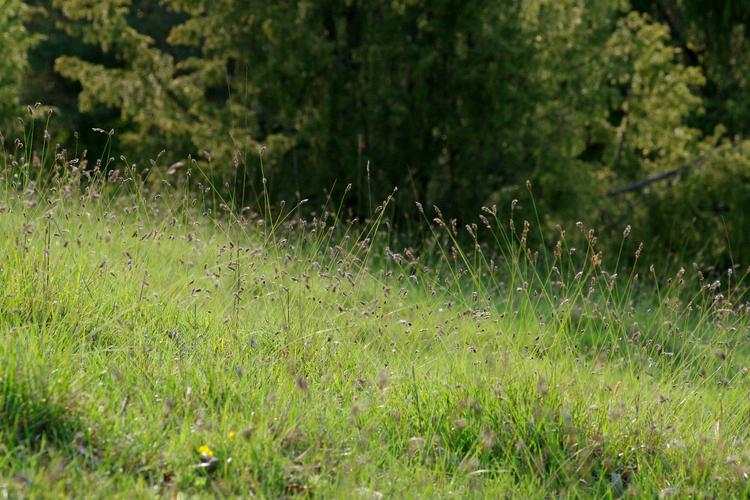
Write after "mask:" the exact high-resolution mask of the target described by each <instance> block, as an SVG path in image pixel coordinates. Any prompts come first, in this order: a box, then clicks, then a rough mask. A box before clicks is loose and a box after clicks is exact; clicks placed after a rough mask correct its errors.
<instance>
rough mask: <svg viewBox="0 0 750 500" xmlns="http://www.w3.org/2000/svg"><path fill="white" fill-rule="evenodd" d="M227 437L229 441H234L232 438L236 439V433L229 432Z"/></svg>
mask: <svg viewBox="0 0 750 500" xmlns="http://www.w3.org/2000/svg"><path fill="white" fill-rule="evenodd" d="M227 437H228V438H229V439H234V438H236V437H237V433H236V432H234V431H229V434H227Z"/></svg>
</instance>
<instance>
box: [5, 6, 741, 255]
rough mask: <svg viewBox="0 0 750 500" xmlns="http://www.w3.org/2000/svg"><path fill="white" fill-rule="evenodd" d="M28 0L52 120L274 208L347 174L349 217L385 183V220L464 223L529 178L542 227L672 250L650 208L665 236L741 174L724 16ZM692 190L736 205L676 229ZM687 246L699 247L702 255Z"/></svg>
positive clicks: (625, 10)
mask: <svg viewBox="0 0 750 500" xmlns="http://www.w3.org/2000/svg"><path fill="white" fill-rule="evenodd" d="M6 1H7V0H6ZM10 1H16V2H18V0H10ZM730 3H731V2H730ZM35 5H36V6H39V7H43V8H44V9H45V11H46V12H47V15H49V16H50V18H51V19H55V20H56V24H57V26H58V28H59V29H60V30H62V32H63V33H64V34H65V36H66V37H67V38H66V40H69V41H75V44H74V43H71V45H70V46H68V47H67V48H66V49H65V50H62V49H61V51H59V53H57V54H56V55H55V57H54V68H55V70H56V71H57V73H58V74H59V75H62V76H63V77H64V78H66V79H67V80H68V81H70V82H75V84H76V85H78V87H79V88H78V90H79V91H80V92H79V94H78V104H77V106H78V109H76V110H70V111H69V112H68V114H69V115H70V114H71V113H73V111H75V113H82V114H81V115H80V117H81V120H83V119H85V118H86V117H87V116H88V117H91V116H95V115H97V114H98V116H102V109H109V110H112V112H114V113H117V117H116V119H115V120H114V123H115V128H117V129H118V134H117V136H116V137H117V138H118V141H119V143H118V147H119V148H120V149H121V150H123V151H127V152H128V155H129V156H131V157H133V158H136V159H141V160H144V159H148V158H155V157H156V156H158V155H164V156H166V158H167V159H170V160H174V161H176V160H178V159H182V158H184V157H185V156H186V155H192V157H193V158H194V159H196V161H199V162H201V164H202V167H203V168H205V169H206V171H207V172H210V175H213V176H215V177H217V178H223V179H225V180H229V179H234V182H235V186H234V189H236V188H237V187H242V188H243V189H242V190H241V192H246V191H245V189H244V188H245V187H247V186H237V182H238V181H237V179H238V178H240V177H239V176H237V175H236V173H237V172H238V171H239V170H242V172H243V176H241V179H245V178H247V182H248V183H249V184H252V183H253V182H257V181H258V180H259V178H260V176H261V175H263V176H264V177H266V178H267V179H268V181H269V184H268V185H269V186H271V189H272V190H273V192H274V195H275V196H277V197H278V198H280V199H281V198H289V197H297V196H299V197H302V196H305V197H307V196H315V195H320V196H322V194H323V193H324V192H325V191H326V190H328V189H330V188H331V187H332V186H335V185H336V183H339V185H338V187H337V189H341V190H343V189H344V186H345V185H346V183H349V182H351V183H352V184H353V186H352V187H353V189H352V193H351V195H350V198H349V201H348V203H349V208H351V209H352V211H354V212H356V213H359V214H364V215H367V214H369V213H371V211H372V209H373V206H374V205H375V204H376V203H377V200H379V199H381V198H382V197H383V196H385V195H387V194H388V193H390V192H391V191H392V189H393V188H394V187H396V186H397V187H398V188H399V189H400V193H399V197H398V200H399V202H400V203H401V205H400V206H398V209H397V210H398V214H399V216H403V217H405V216H406V214H409V213H412V214H413V213H414V210H413V208H412V207H413V202H414V201H420V202H421V203H426V204H429V203H434V204H437V205H439V206H441V207H443V208H444V209H445V210H446V211H449V212H450V213H452V214H454V215H456V216H460V217H462V218H464V219H468V218H469V217H474V215H473V214H475V212H476V209H477V208H478V207H480V206H481V205H490V204H492V203H509V201H510V199H511V198H512V197H514V196H516V195H517V192H518V190H519V188H520V187H521V186H522V185H523V183H524V181H525V180H526V179H532V180H533V182H534V185H535V189H536V194H537V197H538V199H539V202H540V204H541V208H540V211H541V213H543V214H546V216H547V220H546V226H547V228H548V229H549V228H552V227H553V226H554V225H555V223H556V222H559V221H568V222H572V221H574V220H576V219H577V218H579V217H580V216H581V215H582V214H586V215H587V217H589V218H590V220H591V222H592V223H597V224H599V225H600V226H603V227H611V228H616V229H613V230H615V231H618V232H619V231H621V228H622V227H623V226H624V225H626V224H633V225H636V224H637V225H638V226H639V227H641V228H642V232H643V235H644V237H646V238H648V237H653V239H655V240H657V241H658V240H660V239H661V240H663V241H664V245H665V246H667V247H669V246H670V245H673V244H672V243H670V242H669V241H670V240H671V238H669V237H664V234H663V231H660V229H659V228H660V227H662V226H663V225H664V224H665V223H666V222H665V221H666V220H667V219H668V216H667V215H664V216H662V215H655V214H654V213H653V211H654V210H658V209H659V207H663V206H665V205H673V206H675V207H677V208H678V209H679V210H676V212H681V216H682V217H683V219H684V222H682V223H674V221H673V223H671V224H669V227H674V228H676V229H675V230H676V231H679V230H680V228H681V227H687V226H688V225H690V224H693V223H695V222H696V220H698V219H696V217H698V218H699V219H701V220H705V221H714V222H715V221H716V220H718V219H717V218H721V217H724V215H725V214H726V211H727V210H729V211H732V210H734V209H735V208H736V207H739V206H744V205H743V204H744V203H745V202H744V201H743V200H744V195H743V194H742V193H743V192H744V191H742V190H741V189H738V188H737V186H736V185H732V182H733V181H732V179H735V178H737V176H740V177H742V176H744V175H745V174H744V173H743V172H745V168H746V165H745V163H744V162H743V161H741V158H743V156H742V153H741V152H743V151H746V146H745V145H744V143H742V142H741V139H737V138H735V137H732V134H738V133H745V132H746V128H747V125H746V124H747V123H750V120H748V118H750V100H748V99H747V95H750V94H748V93H747V92H745V88H746V82H745V80H746V78H747V77H746V75H747V71H745V68H747V67H750V66H748V65H750V59H748V56H747V54H748V53H750V52H748V51H747V50H745V49H746V48H747V43H748V36H747V34H746V32H745V24H746V21H747V19H748V17H749V13H748V12H747V9H744V8H743V7H741V6H736V7H719V6H718V5H719V4H714V3H713V2H703V1H699V0H662V1H657V2H641V1H639V0H633V2H632V4H631V3H629V2H628V1H626V0H598V1H596V0H595V1H586V2H581V1H579V0H554V1H553V0H535V1H531V0H510V1H508V0H504V1H501V0H476V1H472V2H458V1H447V2H436V1H434V0H368V1H364V0H321V1H316V2H311V1H305V0H294V1H284V2H265V1H260V0H214V1H212V2H206V1H205V0H164V1H162V2H156V1H155V0H96V1H95V0H37V1H36V2H35ZM722 5H725V4H722ZM76 44H77V45H76ZM84 48H85V50H84ZM22 52H23V51H21V52H20V53H22ZM40 100H42V97H40ZM53 104H54V103H53ZM63 114H65V111H64V110H63ZM110 118H111V117H110ZM725 122H726V124H725ZM87 126H88V124H87ZM730 151H731V152H730ZM261 157H262V160H263V167H264V171H263V173H262V174H261V173H260V171H259V166H260V160H261ZM697 158H699V159H700V160H701V161H700V166H699V167H696V168H695V169H693V170H690V171H685V172H684V173H683V175H681V176H678V177H676V178H675V179H676V181H675V180H673V181H672V182H671V183H665V184H663V185H662V186H659V187H651V188H649V189H647V190H646V191H644V192H639V193H637V194H635V195H632V194H631V195H626V196H623V197H622V198H619V199H617V200H614V201H613V200H610V199H607V198H606V196H605V194H606V192H607V191H608V190H609V189H611V188H614V187H617V186H620V185H623V184H627V183H629V182H632V181H636V180H638V179H641V178H643V177H645V176H649V175H653V174H656V173H659V172H662V171H665V170H671V169H674V168H678V167H681V166H683V165H686V164H694V163H696V161H695V160H696V159H697ZM743 178H744V177H743ZM239 182H243V181H242V180H241V181H239ZM701 183H710V184H711V186H710V187H707V189H705V190H704V191H703V193H717V194H716V195H717V196H719V197H720V195H719V194H718V193H719V192H721V193H724V192H726V193H731V196H730V198H725V199H724V203H728V204H729V208H717V205H716V204H712V203H710V202H709V201H710V200H706V202H705V203H703V202H701V208H700V210H699V211H700V216H698V215H696V214H695V213H693V215H692V216H691V217H685V211H691V210H692V209H688V207H692V206H693V205H692V201H691V200H692V197H695V196H697V193H696V186H698V185H700V184H701ZM668 186H672V187H671V188H668ZM250 187H252V186H250ZM230 189H232V187H230ZM725 189H726V191H724V190H725ZM251 191H252V190H247V192H251ZM239 201H240V202H241V203H244V202H246V201H247V200H239ZM692 211H693V212H694V211H695V210H692ZM738 220H739V219H738ZM680 224H683V226H681V225H680ZM707 224H708V223H707ZM742 228H744V226H743V225H742V223H738V224H736V229H734V230H735V231H738V232H742V231H743V230H744V229H742ZM711 234H718V233H717V232H713V233H711ZM717 238H718V236H717ZM683 243H684V241H683ZM690 245H691V246H690V249H692V250H695V251H697V250H698V249H700V248H703V247H704V246H705V242H703V243H701V242H698V241H696V242H694V243H691V244H690ZM719 246H720V245H719Z"/></svg>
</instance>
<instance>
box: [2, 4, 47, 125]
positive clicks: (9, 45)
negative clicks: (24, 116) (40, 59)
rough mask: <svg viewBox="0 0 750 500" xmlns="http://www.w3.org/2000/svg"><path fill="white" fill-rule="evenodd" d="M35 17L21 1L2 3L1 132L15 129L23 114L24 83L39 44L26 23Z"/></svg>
mask: <svg viewBox="0 0 750 500" xmlns="http://www.w3.org/2000/svg"><path fill="white" fill-rule="evenodd" d="M30 14H31V11H30V9H28V7H27V6H26V5H25V4H24V3H23V2H21V1H20V0H0V50H2V57H0V131H2V130H5V131H7V130H8V129H9V128H10V127H11V126H13V122H14V119H15V118H16V117H17V116H19V114H20V113H21V110H22V103H21V102H20V99H19V97H20V95H21V83H22V81H23V77H24V73H25V72H26V70H27V68H28V58H27V54H28V50H29V48H30V47H32V46H33V45H34V43H35V42H36V41H37V40H38V38H39V37H38V36H34V35H32V34H31V33H29V32H28V30H27V29H26V27H25V26H24V21H25V20H27V19H28V16H29V15H30Z"/></svg>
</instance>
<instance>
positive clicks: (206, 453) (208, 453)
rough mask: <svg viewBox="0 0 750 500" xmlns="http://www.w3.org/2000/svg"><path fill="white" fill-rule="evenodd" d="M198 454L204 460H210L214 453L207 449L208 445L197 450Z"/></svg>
mask: <svg viewBox="0 0 750 500" xmlns="http://www.w3.org/2000/svg"><path fill="white" fill-rule="evenodd" d="M198 453H200V454H201V456H202V457H205V458H211V457H213V456H214V452H213V450H212V449H211V448H209V447H208V445H205V444H204V445H203V446H201V447H200V448H198Z"/></svg>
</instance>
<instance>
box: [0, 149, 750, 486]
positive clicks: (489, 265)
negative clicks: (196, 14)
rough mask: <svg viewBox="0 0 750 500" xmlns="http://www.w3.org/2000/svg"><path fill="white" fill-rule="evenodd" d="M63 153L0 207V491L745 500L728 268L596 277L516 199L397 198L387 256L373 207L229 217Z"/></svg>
mask: <svg viewBox="0 0 750 500" xmlns="http://www.w3.org/2000/svg"><path fill="white" fill-rule="evenodd" d="M60 165H61V167H60V168H59V169H58V170H59V171H60V174H59V176H58V177H56V178H55V179H53V180H51V181H49V182H43V180H42V178H41V177H35V176H34V175H32V174H30V173H25V174H24V173H23V172H21V173H22V174H23V175H20V176H19V172H20V171H19V170H15V169H14V166H13V165H8V164H6V175H5V178H4V182H3V185H4V186H5V189H4V191H3V194H2V196H0V200H2V201H0V205H1V206H2V208H0V210H1V213H0V352H1V353H2V354H1V355H0V409H2V414H1V415H0V438H1V439H0V443H2V444H0V493H4V492H8V493H9V494H11V495H16V494H18V495H30V496H59V495H76V496H78V495H86V494H88V493H90V492H92V491H97V492H100V493H101V494H102V495H108V494H118V495H120V496H150V495H153V494H159V495H164V496H171V495H172V494H173V493H175V492H186V493H189V494H199V493H206V494H227V495H238V494H239V495H246V494H249V493H253V494H257V495H263V496H269V497H278V496H284V495H303V496H304V495H308V496H313V495H315V496H318V495H320V496H341V497H352V496H353V495H359V496H362V497H366V498H367V497H369V498H380V497H383V496H385V497H403V496H418V495H424V496H432V495H435V496H467V495H477V496H480V495H487V496H497V495H513V496H524V497H543V496H547V495H549V494H568V495H573V496H598V497H601V496H604V497H607V496H610V497H617V496H621V495H624V494H638V495H645V496H651V497H653V496H657V495H669V494H676V495H678V496H686V495H689V494H698V493H704V492H705V493H706V494H708V495H710V496H726V495H728V494H732V495H737V496H744V495H746V494H747V492H748V479H747V471H748V470H749V469H748V466H750V462H749V459H750V457H749V456H748V454H747V452H746V450H747V444H748V429H750V427H749V426H748V423H749V422H748V417H749V416H750V401H749V400H748V398H747V394H748V389H750V383H749V382H748V375H747V373H746V372H747V368H746V366H748V365H750V352H749V350H748V343H747V326H748V321H747V309H746V306H745V302H744V298H743V296H742V295H741V293H742V292H741V290H742V287H741V286H738V284H739V285H741V279H742V276H739V277H736V278H732V281H730V284H729V285H726V284H721V283H713V282H711V283H709V282H708V281H710V280H705V279H704V278H702V277H701V275H700V274H699V273H698V272H696V271H695V270H693V269H692V268H691V267H689V266H688V267H689V270H688V271H680V272H678V273H677V275H673V276H672V277H671V278H669V277H665V276H660V275H659V271H658V270H654V271H653V272H651V271H648V266H645V265H641V266H638V265H636V267H635V268H633V269H632V270H631V269H629V268H628V269H627V270H624V271H623V270H620V269H611V270H610V271H609V272H607V271H606V270H605V269H604V268H603V266H604V264H603V263H602V256H601V255H600V253H599V250H598V249H597V243H596V241H595V236H594V233H593V232H590V231H589V229H588V228H586V227H583V226H581V227H580V230H578V231H577V232H576V234H574V235H568V236H565V235H563V234H561V236H560V241H559V243H558V244H557V245H550V249H549V250H546V247H540V250H539V252H537V251H536V250H534V249H532V248H530V240H531V239H532V236H531V234H532V232H533V231H534V230H535V229H534V228H535V226H536V224H529V223H525V221H524V220H523V219H524V213H522V212H521V208H520V206H516V205H515V204H514V207H513V211H512V212H509V216H508V217H503V216H502V215H500V214H499V213H498V212H499V211H498V209H496V208H494V207H486V208H485V209H483V211H482V212H481V213H482V217H481V218H478V219H477V225H476V226H471V225H470V226H469V227H468V228H464V229H459V228H454V227H453V224H452V223H451V221H450V220H449V219H447V218H445V217H444V216H443V215H442V214H441V213H440V211H439V209H438V210H429V211H428V210H427V209H425V208H422V207H418V208H417V211H418V212H419V213H422V214H424V224H425V227H427V228H428V230H427V234H428V237H427V239H426V240H425V241H424V243H423V245H422V248H420V249H419V250H415V249H398V248H389V245H390V246H392V245H393V243H394V239H393V238H392V235H390V234H389V233H388V231H387V228H386V226H385V225H384V224H383V214H384V213H385V211H386V210H387V208H388V207H387V206H388V203H389V201H390V200H386V201H385V202H384V204H383V205H381V206H380V207H378V210H376V211H375V213H374V215H373V217H372V218H371V220H369V221H367V222H364V223H355V222H352V221H346V220H343V218H342V217H341V216H340V211H339V210H338V209H336V208H335V207H334V209H331V210H330V211H328V212H325V207H324V210H323V212H321V215H318V216H317V217H315V218H313V216H310V217H307V218H303V217H302V216H301V212H299V211H298V210H297V208H298V207H297V206H296V205H295V206H294V207H292V208H290V209H286V210H284V209H282V210H281V211H276V212H274V209H273V208H272V205H271V203H270V201H268V199H267V198H266V199H265V201H264V203H263V204H261V209H259V210H258V212H259V213H254V212H253V211H252V210H247V211H242V212H239V213H235V212H233V211H232V209H231V208H230V207H231V203H224V200H222V199H220V197H218V199H217V196H218V195H217V194H215V193H212V194H210V195H208V196H207V195H205V192H204V193H203V194H191V193H194V191H189V190H184V189H179V188H171V187H169V186H166V185H164V184H160V183H155V184H151V185H146V184H144V183H141V182H137V181H134V180H133V179H134V178H135V179H138V176H137V174H136V173H135V172H130V173H128V172H123V173H121V176H120V177H119V178H115V179H112V177H111V176H110V177H109V178H108V179H105V176H104V175H103V174H96V173H94V175H93V177H91V176H89V177H88V178H87V177H86V176H83V175H82V173H81V172H80V171H76V170H75V169H73V168H69V169H68V167H71V163H69V162H68V163H65V162H61V163H60ZM66 169H68V170H69V171H65V170H66ZM192 175H194V176H199V175H201V172H199V171H194V172H193V173H192ZM35 178H36V179H37V184H33V183H32V182H31V180H32V179H35ZM154 186H159V188H158V190H159V191H157V190H156V189H157V188H156V187H154ZM529 205H530V206H531V204H530V203H529ZM207 207H210V208H211V210H209V209H208V208H207ZM532 209H533V207H532ZM532 209H530V208H527V209H526V214H525V217H526V218H528V219H531V220H534V219H535V216H534V214H533V210H532ZM530 210H532V211H530ZM427 212H429V213H430V214H431V215H426V214H427ZM433 212H434V213H433ZM272 214H274V215H272ZM529 214H530V215H529ZM508 218H513V219H515V221H514V222H512V223H511V222H510V221H509V220H508ZM511 227H512V228H513V229H511ZM461 232H464V236H460V233H461ZM480 233H481V236H482V237H481V238H480ZM626 233H627V231H626ZM466 235H468V237H466ZM627 236H628V235H627V234H625V235H624V239H623V244H622V248H623V250H622V251H623V252H631V253H633V254H634V253H635V252H638V253H639V258H641V260H642V256H641V255H640V252H641V250H639V249H638V244H637V243H636V242H633V241H630V240H629V239H627ZM389 238H390V241H389ZM487 242H490V243H487ZM575 246H577V247H578V248H577V249H576V250H573V248H574V247H575ZM639 269H641V273H643V274H639V273H638V270H639ZM618 271H619V272H620V273H622V275H621V276H616V275H615V273H616V272H618Z"/></svg>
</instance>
